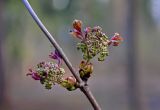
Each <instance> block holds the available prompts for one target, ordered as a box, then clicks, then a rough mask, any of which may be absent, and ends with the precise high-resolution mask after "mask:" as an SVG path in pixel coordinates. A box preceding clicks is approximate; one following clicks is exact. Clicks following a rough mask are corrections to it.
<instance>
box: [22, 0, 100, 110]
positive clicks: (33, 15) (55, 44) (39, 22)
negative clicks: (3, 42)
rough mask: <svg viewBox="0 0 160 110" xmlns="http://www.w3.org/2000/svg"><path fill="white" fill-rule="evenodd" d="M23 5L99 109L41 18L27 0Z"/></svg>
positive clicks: (83, 90)
mask: <svg viewBox="0 0 160 110" xmlns="http://www.w3.org/2000/svg"><path fill="white" fill-rule="evenodd" d="M22 1H23V3H24V5H25V7H26V8H27V10H28V11H29V13H30V15H31V16H32V17H33V19H34V20H35V22H36V23H37V25H38V26H39V28H40V29H41V30H42V31H43V33H44V34H45V36H46V37H47V38H48V40H49V41H50V42H51V44H52V45H53V46H54V47H55V48H56V50H57V51H58V52H59V53H60V55H61V56H62V59H63V60H64V62H65V64H66V65H67V67H68V68H69V70H70V71H71V73H72V74H73V76H74V77H75V78H76V80H77V82H78V83H79V85H80V87H79V88H80V90H81V91H82V92H83V93H84V94H85V95H86V97H87V98H88V100H89V101H90V103H91V105H92V106H93V108H94V110H101V108H100V106H99V104H98V103H97V101H96V99H95V98H94V96H93V94H92V92H91V91H90V89H89V87H88V85H87V84H84V82H83V81H82V80H81V79H80V77H79V76H78V75H77V73H76V71H75V70H74V69H73V67H72V64H71V62H70V61H69V60H68V58H67V57H66V55H65V53H64V52H63V50H62V48H61V47H60V46H59V44H58V43H57V42H56V41H55V39H54V38H53V36H52V35H51V34H50V33H49V32H48V30H47V29H46V27H45V26H44V25H43V23H42V22H41V20H40V19H39V18H38V16H37V15H36V13H35V12H34V10H33V9H32V7H31V5H30V4H29V2H28V0H22Z"/></svg>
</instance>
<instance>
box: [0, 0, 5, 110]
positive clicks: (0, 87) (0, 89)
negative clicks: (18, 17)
mask: <svg viewBox="0 0 160 110" xmlns="http://www.w3.org/2000/svg"><path fill="white" fill-rule="evenodd" d="M3 8H4V0H0V106H1V105H2V104H3V102H4V96H5V95H4V89H5V80H4V79H5V78H4V75H5V73H4V63H3V41H4V38H5V37H4V26H5V24H4V19H3V18H4V17H3ZM0 108H1V107H0Z"/></svg>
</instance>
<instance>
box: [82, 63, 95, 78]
mask: <svg viewBox="0 0 160 110" xmlns="http://www.w3.org/2000/svg"><path fill="white" fill-rule="evenodd" d="M92 73H93V64H92V63H89V64H86V62H85V61H82V62H81V63H80V66H79V74H80V77H81V79H82V80H83V81H87V80H88V78H89V77H90V75H91V74H92Z"/></svg>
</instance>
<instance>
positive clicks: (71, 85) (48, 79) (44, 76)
mask: <svg viewBox="0 0 160 110" xmlns="http://www.w3.org/2000/svg"><path fill="white" fill-rule="evenodd" d="M49 57H50V58H52V59H55V60H57V61H58V63H54V62H40V63H38V64H37V66H36V69H35V70H32V69H29V73H28V74H27V76H28V75H29V76H31V77H32V78H33V79H34V80H39V81H40V83H41V84H42V85H44V86H45V88H46V89H51V88H52V87H53V86H54V85H55V84H59V85H61V86H62V87H64V88H66V89H67V90H69V91H72V90H75V89H77V87H76V83H77V82H76V79H75V78H74V77H72V76H70V77H67V78H65V79H64V74H65V70H64V69H63V68H61V67H60V66H61V64H62V57H61V55H60V54H59V53H58V51H57V50H55V52H51V54H50V55H49Z"/></svg>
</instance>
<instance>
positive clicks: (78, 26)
mask: <svg viewBox="0 0 160 110" xmlns="http://www.w3.org/2000/svg"><path fill="white" fill-rule="evenodd" d="M73 28H74V29H75V30H77V31H79V32H81V28H82V21H80V20H76V19H75V20H74V21H73Z"/></svg>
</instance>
